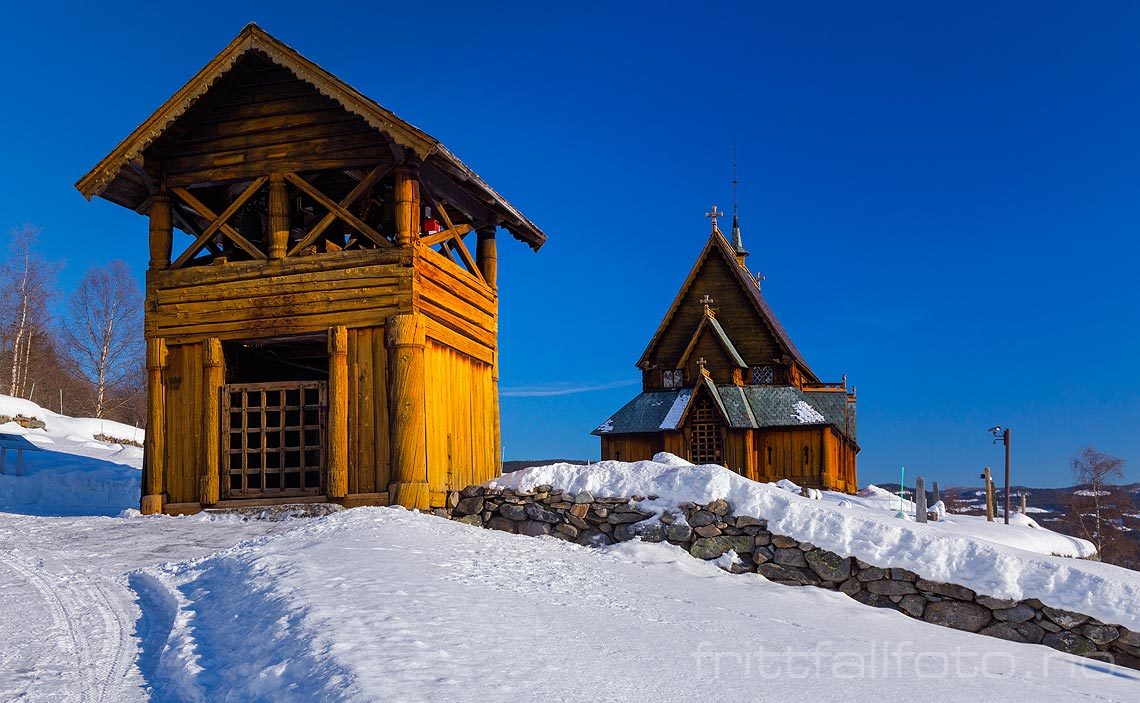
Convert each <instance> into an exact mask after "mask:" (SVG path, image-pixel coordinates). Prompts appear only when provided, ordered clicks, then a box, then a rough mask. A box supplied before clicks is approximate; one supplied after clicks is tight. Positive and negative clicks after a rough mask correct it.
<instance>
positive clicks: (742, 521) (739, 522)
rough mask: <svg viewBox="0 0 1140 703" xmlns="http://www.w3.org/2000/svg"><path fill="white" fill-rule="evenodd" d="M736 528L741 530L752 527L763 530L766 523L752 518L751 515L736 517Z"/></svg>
mask: <svg viewBox="0 0 1140 703" xmlns="http://www.w3.org/2000/svg"><path fill="white" fill-rule="evenodd" d="M736 526H737V527H739V528H741V529H744V528H745V527H753V526H755V527H761V528H764V527H767V526H768V521H767V520H761V519H760V518H755V517H752V516H751V515H738V516H737V518H736Z"/></svg>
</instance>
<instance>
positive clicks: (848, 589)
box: [839, 578, 863, 596]
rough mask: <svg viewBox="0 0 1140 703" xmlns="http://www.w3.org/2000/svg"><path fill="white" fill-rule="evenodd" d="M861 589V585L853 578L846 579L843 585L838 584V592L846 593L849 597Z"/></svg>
mask: <svg viewBox="0 0 1140 703" xmlns="http://www.w3.org/2000/svg"><path fill="white" fill-rule="evenodd" d="M861 588H863V584H861V583H860V582H859V579H855V578H850V579H847V580H846V581H844V582H843V583H841V584H839V592H840V593H846V594H847V595H849V596H853V595H855V594H856V593H858V592H859V590H860V589H861Z"/></svg>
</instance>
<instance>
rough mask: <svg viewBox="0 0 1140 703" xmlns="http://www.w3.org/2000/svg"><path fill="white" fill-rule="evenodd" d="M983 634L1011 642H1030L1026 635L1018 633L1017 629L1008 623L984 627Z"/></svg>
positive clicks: (996, 623) (997, 623)
mask: <svg viewBox="0 0 1140 703" xmlns="http://www.w3.org/2000/svg"><path fill="white" fill-rule="evenodd" d="M981 634H983V635H986V636H987V637H997V638H999V639H1003V640H1009V641H1010V642H1029V640H1028V639H1027V638H1026V637H1025V635H1023V634H1021V633H1020V632H1018V631H1017V629H1016V628H1014V627H1013V626H1012V625H1010V624H1009V623H1007V622H995V623H994V624H993V625H990V626H989V627H984V628H982V630H981Z"/></svg>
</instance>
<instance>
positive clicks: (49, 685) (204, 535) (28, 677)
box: [0, 513, 285, 703]
mask: <svg viewBox="0 0 1140 703" xmlns="http://www.w3.org/2000/svg"><path fill="white" fill-rule="evenodd" d="M235 527H237V529H235ZM279 529H285V528H284V527H283V526H282V524H281V523H241V524H240V527H238V526H236V525H234V524H225V523H218V522H210V521H202V520H198V521H195V520H191V519H179V518H166V517H161V518H156V519H135V520H124V519H111V518H99V517H74V518H55V517H27V516H18V515H10V514H5V513H0V545H2V546H0V701H21V702H23V701H52V702H53V703H54V702H56V701H79V702H81V703H117V702H119V701H145V700H148V699H149V697H150V696H149V691H148V688H149V687H148V685H147V681H146V680H145V678H144V677H143V675H142V673H141V672H140V670H139V664H138V658H139V651H140V639H139V638H140V635H141V636H142V637H145V636H146V635H147V634H148V633H145V632H139V631H138V629H139V627H140V625H139V617H140V611H139V607H138V605H137V603H136V601H137V599H138V595H137V594H135V593H134V592H133V591H132V590H131V587H130V585H129V584H128V580H127V574H128V572H129V571H131V570H132V569H135V568H138V567H140V566H146V565H153V564H158V563H161V562H164V561H166V560H168V559H183V558H189V559H193V558H199V557H202V556H206V555H208V554H210V553H213V552H216V551H217V550H219V549H224V548H226V547H229V546H232V545H233V544H234V543H236V542H239V541H240V540H241V539H242V538H243V537H253V536H258V535H261V534H265V533H266V532H268V531H273V530H279Z"/></svg>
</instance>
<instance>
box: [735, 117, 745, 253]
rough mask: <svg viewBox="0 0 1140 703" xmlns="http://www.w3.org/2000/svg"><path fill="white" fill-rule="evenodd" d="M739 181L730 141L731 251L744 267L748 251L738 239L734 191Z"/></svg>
mask: <svg viewBox="0 0 1140 703" xmlns="http://www.w3.org/2000/svg"><path fill="white" fill-rule="evenodd" d="M739 183H740V181H738V180H737V179H736V140H735V139H733V141H732V250H733V251H734V252H736V260H737V262H739V263H740V265H741V266H744V260H745V259H746V258H748V250H747V249H745V248H744V240H743V239H741V237H740V213H739V211H738V208H737V201H736V189H737V186H738V184H739Z"/></svg>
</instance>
